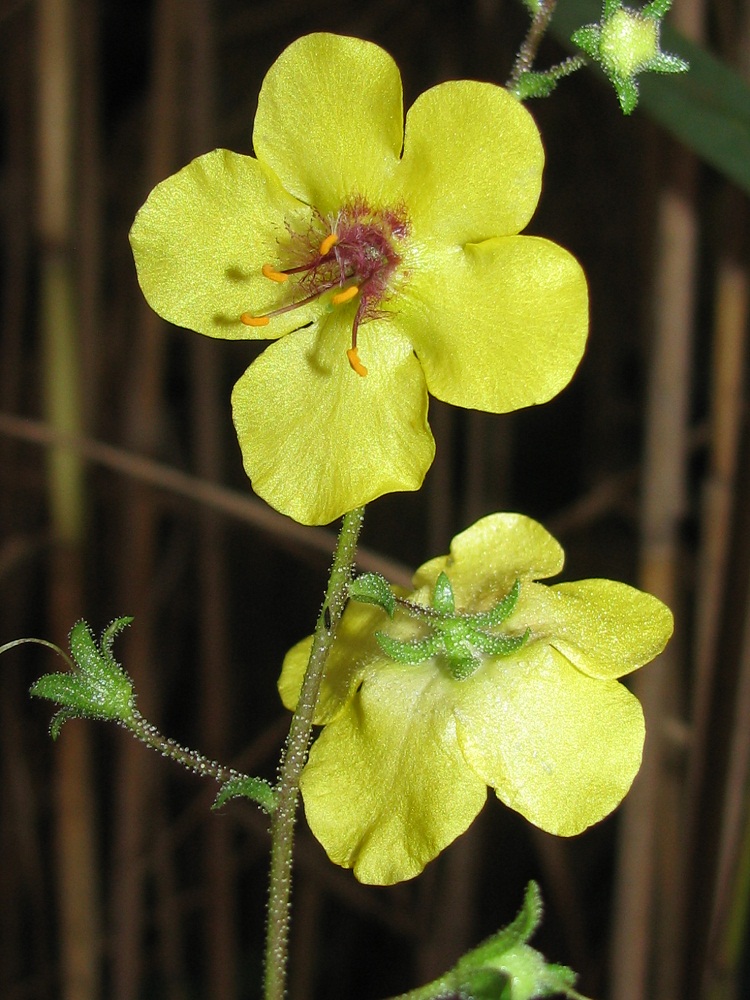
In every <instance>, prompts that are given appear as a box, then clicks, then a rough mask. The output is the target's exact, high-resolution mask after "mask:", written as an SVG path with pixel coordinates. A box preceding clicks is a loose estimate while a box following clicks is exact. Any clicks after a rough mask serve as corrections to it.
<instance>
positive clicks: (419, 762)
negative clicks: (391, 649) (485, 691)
mask: <svg viewBox="0 0 750 1000" xmlns="http://www.w3.org/2000/svg"><path fill="white" fill-rule="evenodd" d="M450 683H452V682H450V681H447V680H446V679H445V678H443V677H442V676H441V675H439V674H437V673H436V672H435V671H434V670H433V669H430V668H429V667H428V668H427V669H419V668H417V669H415V668H406V669H405V668H404V667H402V666H399V665H396V664H389V665H388V666H383V667H382V668H381V669H379V670H378V671H377V673H374V672H373V673H371V674H368V676H367V678H366V679H365V681H364V684H363V685H362V687H361V688H360V690H359V691H358V692H357V693H356V694H355V695H354V697H353V699H352V700H351V701H350V702H349V704H348V705H347V707H346V709H345V710H344V711H343V712H342V713H341V714H340V715H339V716H338V717H337V718H336V720H335V721H334V722H332V723H331V724H330V725H328V726H326V728H325V729H324V730H323V733H322V734H321V736H320V737H319V738H318V740H317V741H316V743H315V744H314V745H313V748H312V751H311V753H310V759H309V761H308V763H307V766H306V767H305V770H304V772H303V774H302V782H301V788H302V794H303V797H304V802H305V814H306V816H307V821H308V824H309V825H310V829H311V830H312V832H313V834H314V835H315V837H316V838H317V839H318V840H319V841H320V843H321V844H322V845H323V847H324V848H325V850H326V852H327V854H328V856H329V857H330V858H331V860H332V861H333V862H334V863H335V864H338V865H342V866H343V867H345V868H353V869H354V874H355V875H356V876H357V878H358V879H359V880H360V881H361V882H367V883H372V884H376V885H391V884H392V883H394V882H401V881H403V880H405V879H409V878H413V877H414V876H415V875H418V874H419V873H420V872H421V871H422V869H423V868H424V866H425V865H426V864H427V863H428V862H429V861H431V860H432V859H433V858H434V857H436V856H437V855H438V854H439V853H440V851H441V850H443V848H445V847H447V846H448V844H450V843H451V842H452V841H453V840H455V838H456V837H457V836H459V834H461V833H463V832H464V830H466V828H467V827H468V826H469V825H470V824H471V822H472V820H473V819H474V817H475V816H476V815H477V813H478V812H479V810H480V809H481V808H482V806H483V805H484V802H485V800H486V797H487V789H486V784H485V781H484V779H483V778H481V777H479V776H478V775H476V774H474V773H472V771H470V770H469V769H467V767H466V761H465V760H464V757H463V754H462V753H461V751H460V749H459V746H458V742H457V740H456V731H455V719H454V717H453V713H452V710H451V702H450V699H449V698H446V692H445V685H446V684H450Z"/></svg>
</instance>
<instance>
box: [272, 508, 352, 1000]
mask: <svg viewBox="0 0 750 1000" xmlns="http://www.w3.org/2000/svg"><path fill="white" fill-rule="evenodd" d="M363 516H364V507H358V508H357V509H355V510H352V511H350V512H349V513H348V514H345V515H344V520H343V523H342V525H341V533H340V534H339V539H338V544H337V546H336V551H335V554H334V558H333V566H332V568H331V576H330V578H329V581H328V590H327V591H326V596H325V601H324V602H323V607H322V609H321V612H320V615H319V617H318V622H317V625H316V627H315V635H314V636H313V644H312V649H311V651H310V659H309V662H308V664H307V671H306V672H305V678H304V680H303V682H302V689H301V691H300V696H299V701H298V703H297V708H296V710H295V712H294V715H293V716H292V723H291V726H290V727H289V735H288V736H287V740H286V746H285V748H284V754H283V758H282V763H281V769H280V772H279V783H278V785H277V787H276V792H277V799H276V810H275V812H274V814H273V817H272V821H271V876H270V886H269V896H268V930H267V938H266V975H265V993H264V996H265V1000H283V997H284V996H285V993H286V974H287V954H288V941H289V902H290V895H291V888H292V848H293V845H294V823H295V818H296V812H297V799H298V797H299V779H300V775H301V773H302V768H303V767H304V766H305V762H306V760H307V753H308V749H309V746H310V738H311V735H312V727H313V718H314V714H315V706H316V705H317V701H318V693H319V691H320V683H321V681H322V679H323V669H324V667H325V663H326V660H327V658H328V654H329V652H330V649H331V646H332V645H333V641H334V639H335V637H336V629H337V626H338V623H339V621H340V619H341V615H342V614H343V611H344V606H345V604H346V599H347V593H348V587H349V583H350V581H351V576H352V569H353V566H354V556H355V553H356V550H357V539H358V538H359V533H360V531H361V529H362V519H363Z"/></svg>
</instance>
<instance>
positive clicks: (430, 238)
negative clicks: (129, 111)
mask: <svg viewBox="0 0 750 1000" xmlns="http://www.w3.org/2000/svg"><path fill="white" fill-rule="evenodd" d="M253 145H254V148H255V154H256V157H257V158H255V157H251V156H242V155H239V154H237V153H232V152H229V151H227V150H215V151H214V152H212V153H208V154H206V155H205V156H201V157H198V159H196V160H194V161H193V162H192V163H190V164H189V165H188V166H187V167H185V168H184V169H183V170H181V171H180V172H179V173H177V174H175V175H174V176H172V177H169V178H167V179H166V180H165V181H163V182H162V183H161V184H159V185H158V186H157V187H156V188H155V189H154V191H152V192H151V195H150V196H149V198H148V200H147V202H146V204H145V205H144V206H143V208H142V209H141V210H140V212H139V213H138V215H137V217H136V220H135V223H134V224H133V228H132V231H131V243H132V246H133V252H134V255H135V261H136V267H137V270H138V278H139V281H140V284H141V288H142V289H143V292H144V294H145V296H146V298H147V299H148V301H149V303H150V304H151V306H152V307H153V308H154V309H155V310H156V311H157V312H158V313H159V314H160V315H161V316H163V317H164V318H165V319H168V320H170V321H171V322H173V323H177V324H179V325H182V326H186V327H189V328H191V329H193V330H197V331H198V332H200V333H204V334H207V335H208V336H212V337H221V338H225V339H228V340H234V339H243V338H251V339H258V338H275V343H273V344H272V345H271V346H270V347H269V348H268V349H267V350H266V351H265V352H264V353H263V354H262V355H261V356H260V357H259V358H258V359H257V360H256V361H254V362H253V364H252V365H251V366H250V367H249V368H248V370H247V371H246V372H245V374H244V375H243V376H242V377H241V378H240V380H239V381H238V383H237V385H236V386H235V389H234V393H233V397H232V405H233V413H234V421H235V426H236V429H237V434H238V437H239V442H240V447H241V449H242V454H243V459H244V464H245V469H246V471H247V474H248V476H249V477H250V479H251V480H252V484H253V487H254V488H255V491H256V492H257V493H258V494H259V495H260V496H262V497H263V498H264V499H265V500H267V501H268V503H270V504H271V505H272V506H273V507H276V508H277V509H278V510H280V511H282V512H284V513H286V514H288V515H290V516H291V517H293V518H295V519H296V520H298V521H301V522H303V523H308V524H321V523H326V522H328V521H331V520H333V519H334V518H336V517H338V516H339V515H340V514H342V513H344V512H345V511H347V510H351V509H352V508H354V507H357V506H360V505H362V504H364V503H366V502H368V501H369V500H373V499H375V498H376V497H378V496H380V495H381V494H383V493H386V492H390V491H394V490H415V489H418V488H419V487H420V485H421V483H422V480H423V478H424V475H425V473H426V471H427V469H428V468H429V466H430V464H431V462H432V459H433V455H434V442H433V439H432V435H431V433H430V429H429V426H428V424H427V403H428V395H427V392H428V390H429V391H430V392H431V393H432V394H433V395H435V396H437V397H438V398H439V399H442V400H445V401H447V402H449V403H453V404H455V405H458V406H465V407H472V408H475V409H480V410H488V411H492V412H496V413H501V412H507V411H509V410H514V409H517V408H518V407H522V406H529V405H531V404H534V403H542V402H544V401H546V400H548V399H550V398H551V397H552V396H554V395H555V394H556V393H557V392H559V391H560V390H561V389H562V388H563V387H564V386H565V385H566V384H567V383H568V381H569V380H570V378H571V376H572V374H573V372H574V371H575V368H576V366H577V364H578V361H579V360H580V357H581V354H582V352H583V348H584V343H585V339H586V332H587V308H588V306H587V292H586V282H585V278H584V275H583V272H582V270H581V268H580V266H579V265H578V263H577V262H576V261H575V260H574V258H573V257H571V255H570V254H569V253H567V252H566V251H565V250H563V249H561V248H560V247H558V246H557V245H555V244H554V243H551V242H549V241H547V240H543V239H540V238H537V237H531V236H518V235H516V234H517V233H519V231H520V230H521V229H523V227H524V226H525V225H526V224H527V223H528V221H529V219H530V218H531V215H532V214H533V211H534V209H535V207H536V203H537V200H538V197H539V191H540V187H541V175H542V166H543V160H544V154H543V150H542V144H541V141H540V138H539V133H538V130H537V128H536V126H535V124H534V121H533V119H532V118H531V115H530V114H529V113H528V112H527V111H526V110H525V109H524V107H523V106H522V105H521V104H519V103H518V101H517V100H516V99H515V98H514V97H513V96H512V95H510V94H509V93H508V92H507V91H505V90H503V89H502V88H500V87H497V86H493V85H491V84H488V83H477V82H473V81H468V80H461V81H453V82H449V83H444V84H441V85H440V86H437V87H433V88H432V89H431V90H428V91H427V92H426V93H424V94H422V95H421V97H419V98H418V100H417V101H416V102H415V103H414V105H413V106H412V108H411V109H410V111H409V113H408V114H407V116H406V127H405V132H404V120H403V111H402V95H401V79H400V76H399V72H398V69H397V67H396V65H395V63H394V62H393V60H392V59H391V57H390V56H389V55H388V54H387V53H386V52H384V51H383V50H382V49H380V48H378V47H377V46H376V45H373V44H371V43H370V42H365V41H361V40H360V39H356V38H346V37H340V36H337V35H328V34H315V35H308V36H306V37H303V38H301V39H299V40H298V41H296V42H295V43H294V44H292V45H291V46H290V47H289V48H288V49H286V50H285V51H284V52H283V53H282V54H281V56H280V57H279V58H278V59H277V61H276V62H275V63H274V65H273V66H272V67H271V69H270V70H269V72H268V75H267V76H266V78H265V81H264V83H263V86H262V88H261V91H260V96H259V99H258V111H257V114H256V117H255V126H254V131H253Z"/></svg>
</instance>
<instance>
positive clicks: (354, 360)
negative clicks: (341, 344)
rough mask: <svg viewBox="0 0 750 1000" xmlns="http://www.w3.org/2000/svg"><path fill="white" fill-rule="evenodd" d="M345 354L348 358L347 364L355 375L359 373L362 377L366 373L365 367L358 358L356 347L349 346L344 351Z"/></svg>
mask: <svg viewBox="0 0 750 1000" xmlns="http://www.w3.org/2000/svg"><path fill="white" fill-rule="evenodd" d="M346 356H347V358H348V359H349V364H350V365H351V366H352V368H353V369H354V371H355V372H356V373H357V375H361V376H362V378H364V377H365V375H366V374H367V369H366V368H365V366H364V365H363V364H362V362H361V361H360V360H359V353H358V352H357V348H356V347H350V348H349V350H348V351H347V352H346Z"/></svg>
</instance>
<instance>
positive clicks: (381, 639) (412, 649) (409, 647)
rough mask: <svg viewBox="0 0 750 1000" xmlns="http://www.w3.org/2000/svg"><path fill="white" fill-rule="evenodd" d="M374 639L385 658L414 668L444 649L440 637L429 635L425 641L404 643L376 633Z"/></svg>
mask: <svg viewBox="0 0 750 1000" xmlns="http://www.w3.org/2000/svg"><path fill="white" fill-rule="evenodd" d="M375 638H376V640H377V643H378V645H379V646H380V648H381V649H382V650H383V652H384V653H385V655H386V656H388V657H390V658H391V659H392V660H395V661H396V663H407V664H409V665H410V666H415V665H416V664H418V663H424V661H425V660H429V659H430V658H431V657H433V656H435V655H436V654H437V653H439V652H441V651H442V650H443V648H444V643H443V639H442V636H440V635H431V636H428V637H427V638H426V639H413V640H411V641H410V642H404V641H403V640H402V639H394V638H393V636H390V635H386V633H385V632H376V633H375Z"/></svg>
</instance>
